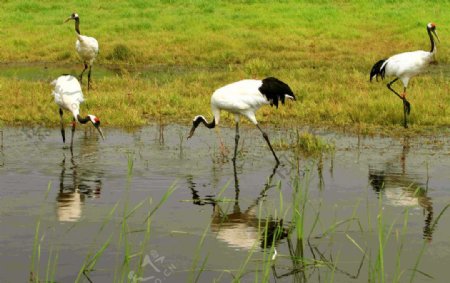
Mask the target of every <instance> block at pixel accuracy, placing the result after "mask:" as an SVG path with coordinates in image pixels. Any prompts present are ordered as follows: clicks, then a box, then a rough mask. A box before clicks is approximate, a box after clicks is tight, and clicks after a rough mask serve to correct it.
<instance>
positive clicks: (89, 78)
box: [88, 65, 92, 90]
mask: <svg viewBox="0 0 450 283" xmlns="http://www.w3.org/2000/svg"><path fill="white" fill-rule="evenodd" d="M91 69H92V65H91V66H89V72H88V90H89V89H91Z"/></svg>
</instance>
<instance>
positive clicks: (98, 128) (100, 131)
mask: <svg viewBox="0 0 450 283" xmlns="http://www.w3.org/2000/svg"><path fill="white" fill-rule="evenodd" d="M95 128H96V129H97V131H98V132H99V134H100V136H102V139H103V140H105V136H104V135H103V131H102V129H100V127H95Z"/></svg>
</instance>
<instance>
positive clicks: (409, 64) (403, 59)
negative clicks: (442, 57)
mask: <svg viewBox="0 0 450 283" xmlns="http://www.w3.org/2000/svg"><path fill="white" fill-rule="evenodd" d="M427 32H428V36H429V37H430V42H431V50H430V51H423V50H418V51H413V52H404V53H400V54H396V55H394V56H391V57H389V58H387V59H383V60H380V61H378V62H377V63H375V65H373V67H372V70H371V71H370V81H372V79H373V78H374V77H375V78H376V79H377V81H378V76H381V78H382V79H384V77H385V76H393V77H395V79H394V80H393V81H391V82H390V83H388V84H387V87H388V89H389V90H390V91H392V92H393V93H395V94H396V95H397V96H398V97H399V98H400V99H402V101H403V117H404V123H403V125H404V127H405V128H407V127H408V124H407V121H406V116H407V115H409V113H410V111H411V105H410V103H409V102H408V100H406V88H407V87H408V82H409V80H410V79H411V78H412V77H414V76H416V75H418V74H420V73H423V72H424V71H425V70H426V68H427V67H428V65H430V64H431V63H433V62H434V61H435V60H436V59H435V55H436V52H437V49H436V43H435V42H434V37H433V35H434V36H436V39H437V40H438V41H439V37H438V35H437V33H436V25H435V24H433V23H429V24H428V25H427ZM398 79H400V80H401V81H402V83H403V93H402V94H401V95H400V94H399V93H398V92H396V91H395V90H394V89H393V88H392V87H391V85H392V84H393V83H394V82H396V81H397V80H398Z"/></svg>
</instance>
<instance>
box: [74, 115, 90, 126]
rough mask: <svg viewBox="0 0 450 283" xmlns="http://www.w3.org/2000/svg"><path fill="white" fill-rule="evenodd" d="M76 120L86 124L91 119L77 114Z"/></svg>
mask: <svg viewBox="0 0 450 283" xmlns="http://www.w3.org/2000/svg"><path fill="white" fill-rule="evenodd" d="M77 120H78V122H80V123H81V124H86V123H87V122H89V121H91V119H90V118H89V116H86V117H84V118H83V117H81V116H80V114H78V115H77Z"/></svg>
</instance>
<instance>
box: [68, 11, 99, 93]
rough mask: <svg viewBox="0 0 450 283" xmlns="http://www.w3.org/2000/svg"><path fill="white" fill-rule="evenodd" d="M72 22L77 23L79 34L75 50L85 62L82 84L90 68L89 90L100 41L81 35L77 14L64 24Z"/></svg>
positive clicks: (81, 75) (81, 77)
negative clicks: (84, 75)
mask: <svg viewBox="0 0 450 283" xmlns="http://www.w3.org/2000/svg"><path fill="white" fill-rule="evenodd" d="M70 20H74V21H75V31H76V32H77V42H76V43H75V48H76V49H77V52H78V55H79V56H80V58H81V60H83V64H84V69H83V71H82V72H81V74H80V83H82V81H83V74H84V72H85V71H86V69H87V68H88V67H89V72H88V90H89V89H90V87H91V69H92V64H93V63H94V60H95V58H96V57H97V54H98V41H97V40H96V39H95V38H93V37H90V36H86V35H82V34H81V33H80V17H79V16H78V14H77V13H75V12H74V13H73V14H72V15H71V16H70V17H68V18H67V19H66V20H65V21H64V22H68V21H70Z"/></svg>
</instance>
